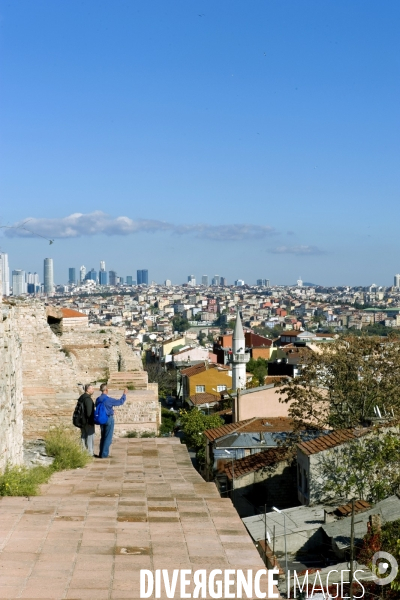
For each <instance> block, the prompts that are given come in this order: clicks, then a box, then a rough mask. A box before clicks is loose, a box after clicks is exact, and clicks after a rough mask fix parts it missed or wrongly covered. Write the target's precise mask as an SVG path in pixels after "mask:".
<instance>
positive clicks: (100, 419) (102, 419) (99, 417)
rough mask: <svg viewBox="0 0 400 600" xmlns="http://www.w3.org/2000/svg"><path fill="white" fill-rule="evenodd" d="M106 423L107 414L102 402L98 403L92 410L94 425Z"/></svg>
mask: <svg viewBox="0 0 400 600" xmlns="http://www.w3.org/2000/svg"><path fill="white" fill-rule="evenodd" d="M107 421H108V414H107V411H106V407H105V405H104V402H98V403H97V405H96V408H95V409H94V422H95V425H105V424H106V423H107Z"/></svg>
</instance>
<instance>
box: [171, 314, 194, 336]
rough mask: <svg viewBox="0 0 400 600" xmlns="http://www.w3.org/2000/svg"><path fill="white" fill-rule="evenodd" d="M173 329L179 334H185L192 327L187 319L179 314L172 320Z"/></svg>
mask: <svg viewBox="0 0 400 600" xmlns="http://www.w3.org/2000/svg"><path fill="white" fill-rule="evenodd" d="M172 327H173V330H174V331H179V333H183V332H184V331H186V330H187V329H189V327H190V325H189V321H188V320H187V319H186V317H183V316H182V315H179V314H178V315H175V317H174V318H173V319H172Z"/></svg>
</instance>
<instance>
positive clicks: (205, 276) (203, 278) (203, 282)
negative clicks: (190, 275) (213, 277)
mask: <svg viewBox="0 0 400 600" xmlns="http://www.w3.org/2000/svg"><path fill="white" fill-rule="evenodd" d="M201 285H206V286H207V287H208V275H203V276H202V278H201Z"/></svg>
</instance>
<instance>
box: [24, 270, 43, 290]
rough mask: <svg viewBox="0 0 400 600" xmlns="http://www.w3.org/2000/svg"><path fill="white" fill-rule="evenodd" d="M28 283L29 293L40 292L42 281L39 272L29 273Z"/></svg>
mask: <svg viewBox="0 0 400 600" xmlns="http://www.w3.org/2000/svg"><path fill="white" fill-rule="evenodd" d="M26 285H27V292H28V294H37V293H38V292H40V281H39V275H38V274H37V273H28V274H27V276H26Z"/></svg>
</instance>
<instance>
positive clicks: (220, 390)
mask: <svg viewBox="0 0 400 600" xmlns="http://www.w3.org/2000/svg"><path fill="white" fill-rule="evenodd" d="M225 390H226V385H217V392H224V391H225Z"/></svg>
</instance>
